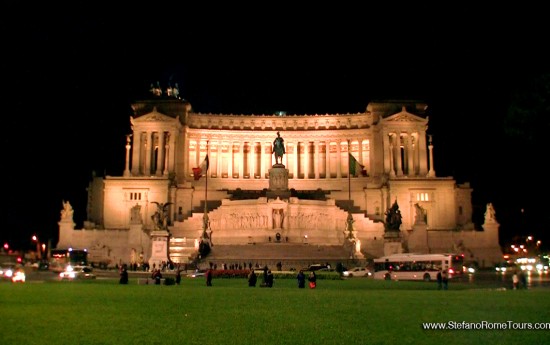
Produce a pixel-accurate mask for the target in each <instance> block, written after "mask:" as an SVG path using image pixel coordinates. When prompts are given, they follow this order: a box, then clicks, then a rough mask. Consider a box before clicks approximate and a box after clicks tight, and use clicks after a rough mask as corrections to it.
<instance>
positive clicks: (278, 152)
mask: <svg viewBox="0 0 550 345" xmlns="http://www.w3.org/2000/svg"><path fill="white" fill-rule="evenodd" d="M284 142H285V140H284V139H283V138H282V137H281V134H280V133H279V132H277V138H275V140H273V154H274V155H275V164H283V155H284V154H285V153H286V151H285V144H284ZM279 160H280V162H279Z"/></svg>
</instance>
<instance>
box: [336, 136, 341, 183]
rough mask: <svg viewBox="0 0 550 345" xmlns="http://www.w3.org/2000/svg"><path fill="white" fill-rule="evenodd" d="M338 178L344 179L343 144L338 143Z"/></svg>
mask: <svg viewBox="0 0 550 345" xmlns="http://www.w3.org/2000/svg"><path fill="white" fill-rule="evenodd" d="M336 178H342V142H341V141H340V140H338V142H337V143H336Z"/></svg>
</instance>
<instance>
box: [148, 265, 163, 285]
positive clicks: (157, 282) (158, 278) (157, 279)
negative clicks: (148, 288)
mask: <svg viewBox="0 0 550 345" xmlns="http://www.w3.org/2000/svg"><path fill="white" fill-rule="evenodd" d="M151 278H153V280H154V281H155V285H160V281H161V279H162V273H160V268H157V269H156V270H155V271H154V272H153V276H152V277H151Z"/></svg>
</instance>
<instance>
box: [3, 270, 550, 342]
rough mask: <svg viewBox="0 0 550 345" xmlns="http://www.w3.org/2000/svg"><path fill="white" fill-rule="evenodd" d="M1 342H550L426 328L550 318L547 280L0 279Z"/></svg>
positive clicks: (549, 337) (520, 334)
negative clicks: (444, 285)
mask: <svg viewBox="0 0 550 345" xmlns="http://www.w3.org/2000/svg"><path fill="white" fill-rule="evenodd" d="M0 320H1V321H0V344H3V345H7V344H56V345H60V344H202V345H206V344H308V345H311V344H439V345H441V344H445V345H447V344H499V345H504V344H522V345H526V344H549V343H550V328H548V327H547V329H546V330H518V329H515V330H514V329H512V330H510V329H507V330H495V329H492V330H486V329H485V330H483V329H482V330H424V329H423V328H422V323H423V322H445V323H448V322H457V323H462V322H463V321H464V322H467V323H477V322H483V321H486V322H488V323H489V324H488V325H489V326H492V325H494V323H497V322H507V321H512V322H514V323H531V324H534V323H547V326H550V290H547V289H543V288H540V289H530V290H517V291H514V290H506V291H502V290H497V289H475V288H474V289H472V288H471V287H466V286H461V285H458V284H455V285H453V284H451V285H450V290H448V291H438V290H436V289H435V283H424V282H395V281H375V280H372V279H359V278H356V279H349V280H319V281H318V287H317V289H314V290H311V289H309V288H306V289H298V288H297V285H296V282H295V281H294V280H293V279H278V280H276V281H275V285H274V287H273V288H271V289H269V288H259V287H256V288H249V287H248V286H247V283H246V280H245V279H214V281H213V286H212V287H206V286H205V282H204V279H190V278H184V279H183V281H182V284H181V285H179V286H178V285H174V286H165V285H160V286H159V285H137V281H136V280H132V279H131V280H130V284H129V285H119V284H118V282H117V280H115V279H112V280H109V279H108V280H101V279H98V280H96V281H86V282H84V281H82V282H43V283H38V282H27V283H25V284H11V283H7V282H3V283H0Z"/></svg>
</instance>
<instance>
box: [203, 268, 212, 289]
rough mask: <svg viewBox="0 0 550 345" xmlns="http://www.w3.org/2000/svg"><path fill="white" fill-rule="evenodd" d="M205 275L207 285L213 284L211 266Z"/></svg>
mask: <svg viewBox="0 0 550 345" xmlns="http://www.w3.org/2000/svg"><path fill="white" fill-rule="evenodd" d="M204 276H205V277H206V286H212V269H211V268H209V269H208V270H207V271H206V274H205V275H204Z"/></svg>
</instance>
